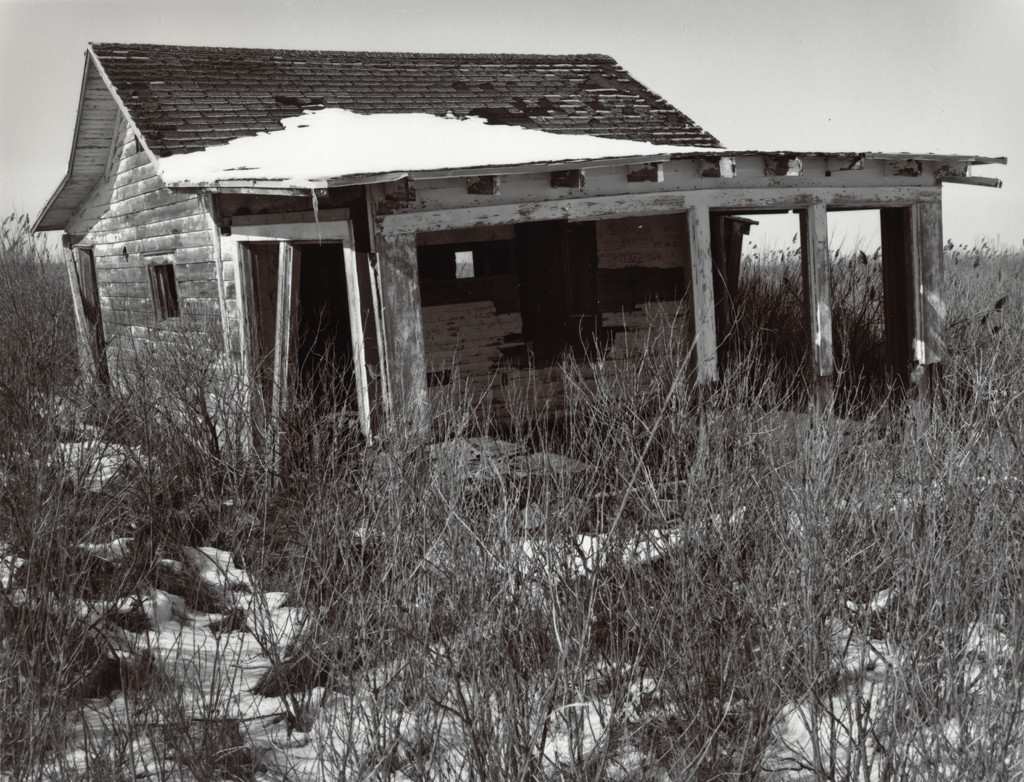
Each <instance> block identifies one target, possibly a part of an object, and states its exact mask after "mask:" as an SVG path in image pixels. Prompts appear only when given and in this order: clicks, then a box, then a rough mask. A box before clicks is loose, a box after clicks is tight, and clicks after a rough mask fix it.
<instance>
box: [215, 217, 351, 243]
mask: <svg viewBox="0 0 1024 782" xmlns="http://www.w3.org/2000/svg"><path fill="white" fill-rule="evenodd" d="M350 235H351V234H350V229H349V224H348V222H346V221H336V220H332V221H329V222H326V223H303V222H286V223H268V224H265V225H246V226H240V227H239V228H238V230H234V229H232V231H231V237H232V238H233V239H234V240H235V241H237V242H259V241H267V240H268V239H284V240H287V241H290V242H320V241H325V242H326V241H345V239H346V238H348V237H349V236H350Z"/></svg>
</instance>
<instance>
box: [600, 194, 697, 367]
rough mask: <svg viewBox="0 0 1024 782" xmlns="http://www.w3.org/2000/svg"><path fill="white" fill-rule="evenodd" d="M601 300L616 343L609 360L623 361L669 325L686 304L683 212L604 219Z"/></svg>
mask: <svg viewBox="0 0 1024 782" xmlns="http://www.w3.org/2000/svg"><path fill="white" fill-rule="evenodd" d="M596 228H597V298H598V306H599V309H600V311H601V324H602V326H603V327H604V329H605V333H606V334H607V339H609V340H610V341H611V345H610V348H609V351H608V356H607V358H608V359H609V360H611V361H621V360H622V359H624V358H625V357H626V354H627V352H629V351H632V350H637V349H639V348H640V347H641V346H643V345H645V344H646V343H647V342H648V341H649V340H650V339H652V338H654V337H655V336H656V335H657V334H658V333H660V332H661V331H663V330H665V329H671V328H673V326H672V324H673V323H674V321H675V316H676V314H677V313H678V311H679V310H680V309H681V308H682V307H683V303H682V301H683V295H684V292H685V279H684V277H685V275H684V268H683V263H684V260H685V258H686V241H687V238H686V216H685V215H684V214H668V215H651V216H649V217H626V218H621V219H616V220H599V221H598V222H597V225H596Z"/></svg>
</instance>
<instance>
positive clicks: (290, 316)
mask: <svg viewBox="0 0 1024 782" xmlns="http://www.w3.org/2000/svg"><path fill="white" fill-rule="evenodd" d="M301 262H302V261H301V256H300V254H299V250H298V248H297V247H296V246H295V245H294V244H292V243H291V242H281V247H280V255H279V256H278V267H277V269H278V276H277V321H276V323H277V326H276V329H275V333H274V379H273V384H272V390H271V415H272V416H273V420H274V427H275V437H274V446H275V447H274V458H275V459H276V458H277V454H278V448H277V446H278V444H279V439H278V438H279V437H280V420H281V415H282V414H283V413H284V411H285V408H286V407H287V403H288V374H289V369H290V365H291V362H292V344H293V340H294V332H295V316H296V308H297V307H296V305H297V299H298V295H299V273H300V268H301V266H300V264H301Z"/></svg>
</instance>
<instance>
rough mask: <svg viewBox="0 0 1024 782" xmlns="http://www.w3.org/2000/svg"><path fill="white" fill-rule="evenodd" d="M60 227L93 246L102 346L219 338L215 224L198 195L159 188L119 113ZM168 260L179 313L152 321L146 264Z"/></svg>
mask: <svg viewBox="0 0 1024 782" xmlns="http://www.w3.org/2000/svg"><path fill="white" fill-rule="evenodd" d="M67 233H68V234H69V235H70V236H72V237H73V241H74V242H75V243H76V244H78V245H81V246H88V247H91V248H92V252H93V257H94V259H95V263H96V278H97V283H98V286H99V293H100V306H101V312H102V318H103V329H104V334H105V335H106V337H107V341H108V351H109V352H110V353H111V354H113V355H118V356H122V357H124V356H127V355H130V354H132V353H133V352H135V350H136V348H137V347H138V346H139V345H140V344H143V343H155V342H159V341H161V340H164V339H165V338H166V337H167V335H170V334H173V333H185V334H186V335H187V338H188V340H189V344H191V345H193V346H194V347H196V348H202V347H209V348H218V347H222V346H223V336H222V321H221V312H222V306H221V304H222V297H223V292H222V286H221V282H220V275H219V273H218V263H217V253H216V251H215V247H214V243H215V235H216V227H215V225H214V223H213V219H212V216H211V214H210V212H209V210H208V208H207V205H206V202H205V201H204V199H203V197H202V196H199V195H196V194H194V193H184V192H180V191H173V190H170V189H168V188H166V187H165V186H164V185H163V182H162V180H161V179H160V176H159V174H158V173H157V170H156V168H155V166H154V165H153V163H152V162H151V161H150V159H149V156H148V155H147V154H146V152H145V150H144V149H142V147H141V145H140V144H139V142H138V141H137V140H136V138H135V136H134V134H133V133H132V132H131V130H130V129H129V127H128V126H127V123H125V122H124V121H123V119H121V120H119V121H118V122H117V124H116V130H115V132H114V137H113V139H112V153H111V161H110V164H109V165H108V168H107V171H106V172H105V173H104V175H103V176H101V177H100V179H99V181H98V182H97V183H96V184H95V186H94V187H93V190H92V192H91V193H90V194H89V196H88V197H87V198H86V199H85V200H84V201H83V202H82V203H81V205H80V206H79V208H78V209H77V211H76V212H75V214H74V215H73V217H72V219H71V221H70V223H69V225H68V228H67ZM154 264H173V265H174V274H175V279H176V282H177V288H178V296H179V307H180V312H181V315H180V317H177V318H169V319H166V320H163V321H159V322H158V320H157V318H156V315H155V312H154V306H153V293H152V290H151V285H150V277H149V267H150V266H152V265H154Z"/></svg>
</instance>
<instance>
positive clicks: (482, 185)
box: [466, 175, 501, 195]
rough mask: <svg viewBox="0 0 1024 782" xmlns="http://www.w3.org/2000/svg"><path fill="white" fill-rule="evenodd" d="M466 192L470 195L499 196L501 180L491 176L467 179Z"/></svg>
mask: <svg viewBox="0 0 1024 782" xmlns="http://www.w3.org/2000/svg"><path fill="white" fill-rule="evenodd" d="M466 192H467V193H469V194H470V195H499V194H500V193H501V182H500V178H499V177H497V176H491V175H486V176H471V177H466Z"/></svg>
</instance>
